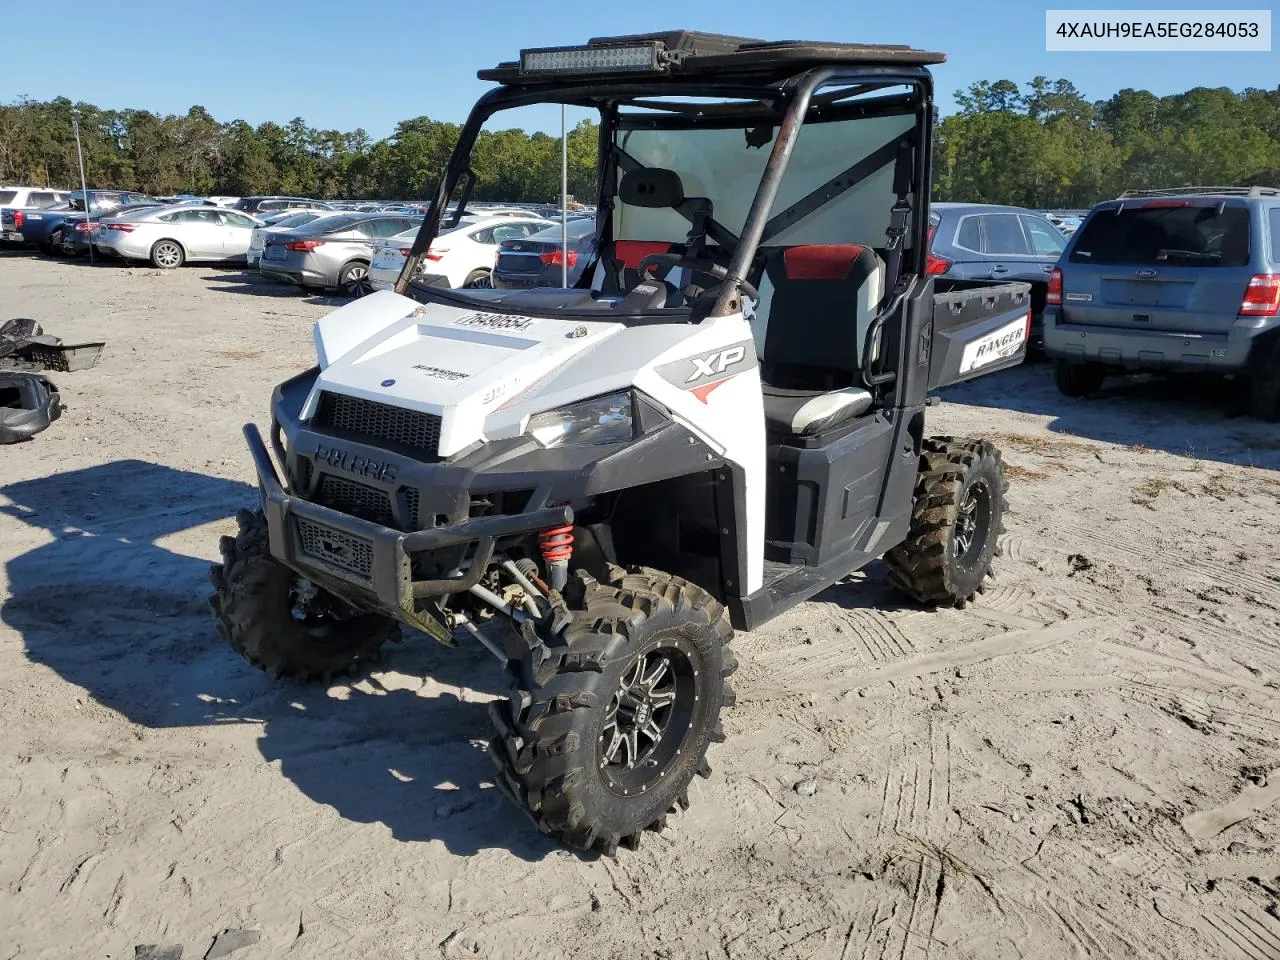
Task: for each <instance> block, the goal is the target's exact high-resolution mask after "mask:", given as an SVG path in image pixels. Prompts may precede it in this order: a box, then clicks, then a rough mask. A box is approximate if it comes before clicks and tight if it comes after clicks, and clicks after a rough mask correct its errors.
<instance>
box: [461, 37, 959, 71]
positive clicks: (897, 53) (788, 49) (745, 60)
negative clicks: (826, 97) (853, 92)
mask: <svg viewBox="0 0 1280 960" xmlns="http://www.w3.org/2000/svg"><path fill="white" fill-rule="evenodd" d="M639 43H656V44H658V49H659V59H660V60H661V61H662V63H663V65H664V66H663V67H662V69H658V70H653V71H646V72H643V73H636V72H628V74H627V75H628V76H629V78H630V79H643V78H644V77H646V76H647V77H651V78H654V79H659V78H670V77H677V76H690V75H696V74H702V73H730V72H732V73H738V72H754V73H759V72H761V71H768V70H777V69H787V68H790V69H799V68H804V67H808V66H817V65H822V64H832V65H835V64H842V63H848V64H884V65H911V66H926V65H929V64H936V63H943V62H944V61H945V60H946V59H947V57H946V54H944V53H934V52H931V51H928V50H917V49H915V48H914V47H909V46H907V45H905V44H891V43H830V42H826V41H811V40H756V39H752V38H750V37H735V36H729V35H727V34H719V33H700V32H698V31H695V30H669V31H665V32H660V33H643V34H629V35H625V36H616V37H592V38H591V39H590V40H589V41H587V43H586V44H585V45H584V47H586V48H590V47H612V46H627V45H631V44H639ZM545 49H566V48H559V47H556V48H545ZM569 49H582V47H579V48H569ZM525 52H526V51H521V53H522V54H523V53H525ZM618 75H619V74H618V72H616V71H615V72H602V73H601V74H583V73H578V74H551V73H548V74H533V73H523V72H522V71H521V69H520V62H519V61H511V62H504V63H500V64H498V66H497V67H494V68H492V69H488V70H481V71H480V72H479V77H480V79H481V80H495V81H497V82H499V83H522V84H527V83H551V82H557V81H558V82H562V83H563V82H567V81H568V80H569V79H570V78H572V80H573V81H576V82H581V80H582V79H583V77H584V76H618Z"/></svg>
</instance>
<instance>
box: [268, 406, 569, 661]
mask: <svg viewBox="0 0 1280 960" xmlns="http://www.w3.org/2000/svg"><path fill="white" fill-rule="evenodd" d="M244 436H245V440H246V441H247V442H248V444H249V452H250V454H252V456H253V465H254V470H255V471H256V472H257V474H258V488H259V490H260V492H261V495H262V509H263V512H264V513H265V514H266V518H267V529H268V543H269V548H270V550H271V556H272V557H274V558H275V559H276V560H279V561H280V562H281V563H283V564H284V565H285V566H287V567H289V568H290V569H292V570H294V571H296V572H297V573H299V574H300V575H301V576H304V577H306V578H307V579H309V580H312V581H314V582H315V583H318V584H320V585H322V586H324V587H325V588H326V589H329V590H330V591H331V592H333V593H335V594H337V595H338V596H341V597H344V598H348V599H351V600H353V601H355V602H356V604H357V605H360V606H365V607H368V606H374V607H376V608H378V609H381V610H383V611H385V612H387V613H389V614H391V615H393V616H395V617H397V618H399V619H401V620H404V621H405V622H407V623H409V624H410V625H412V626H415V627H418V628H419V629H421V630H425V631H426V632H427V633H429V634H431V635H432V636H433V637H435V638H436V639H437V640H440V641H441V642H443V643H451V639H450V630H449V628H448V627H447V626H446V625H445V624H444V623H442V622H441V621H440V619H439V618H438V617H437V616H436V615H434V614H433V613H432V612H431V611H430V609H419V604H418V603H417V601H420V600H425V599H429V598H433V597H443V596H447V595H449V594H454V593H463V592H465V591H467V590H470V589H471V588H472V587H474V586H475V585H476V584H477V583H478V582H479V580H480V578H481V577H482V576H483V575H484V572H485V570H486V568H487V567H488V566H489V563H490V561H491V560H492V559H493V553H494V547H495V545H496V544H497V542H498V541H499V540H502V539H505V538H509V537H519V536H523V535H525V534H530V533H534V532H536V531H538V530H544V529H546V528H548V527H557V526H563V525H564V524H568V523H572V522H573V509H572V508H571V507H569V506H568V505H564V506H558V507H548V508H546V509H543V510H534V511H530V512H529V513H518V514H511V515H508V516H497V517H479V518H477V519H474V520H464V521H461V522H459V523H453V524H448V525H445V526H439V527H433V528H431V529H428V530H418V531H414V532H409V533H406V532H405V531H403V530H395V529H393V528H391V527H385V526H382V525H381V524H377V523H372V522H370V521H368V520H361V519H359V518H357V517H352V516H349V515H347V514H345V513H339V512H338V511H337V510H331V509H329V508H328V507H322V506H320V505H319V504H315V503H311V502H310V501H307V500H302V499H300V498H298V497H295V496H292V495H291V494H289V493H287V492H285V489H284V487H283V486H282V485H281V483H280V478H279V475H278V474H277V473H276V468H275V464H274V463H273V462H272V460H271V455H270V454H269V453H268V451H267V446H266V444H265V443H264V442H263V440H262V435H261V434H260V433H259V431H258V428H257V426H255V425H254V424H252V423H249V424H245V427H244ZM459 545H467V546H468V547H469V550H468V552H469V553H470V557H471V559H470V562H469V564H468V565H467V567H466V569H465V570H462V571H461V572H459V573H458V574H457V575H456V576H453V577H448V578H445V579H442V580H414V579H413V571H412V568H413V565H412V559H413V554H415V553H420V552H424V551H432V550H439V549H442V548H447V547H457V546H459ZM424 606H425V607H430V606H432V605H424Z"/></svg>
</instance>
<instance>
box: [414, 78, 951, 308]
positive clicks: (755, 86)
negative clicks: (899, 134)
mask: <svg viewBox="0 0 1280 960" xmlns="http://www.w3.org/2000/svg"><path fill="white" fill-rule="evenodd" d="M868 81H870V82H874V83H876V84H878V85H884V84H901V85H904V86H909V87H912V88H913V89H914V90H915V91H916V97H915V101H916V113H917V116H918V117H919V118H920V119H919V123H922V124H923V125H924V126H923V130H922V131H921V132H920V135H919V136H920V142H919V144H918V147H917V150H916V158H917V159H916V162H917V164H920V165H921V167H919V168H918V169H920V168H922V169H925V170H927V169H929V167H928V160H929V156H930V154H931V152H932V151H931V144H930V140H931V129H932V117H933V109H932V107H933V85H932V81H931V78H930V75H929V72H928V71H927V70H925V69H923V68H909V69H904V68H902V67H874V66H872V67H861V68H856V69H850V68H848V67H843V66H840V67H837V66H829V67H816V68H810V69H809V70H805V71H803V72H800V73H797V74H794V75H791V76H789V77H788V76H785V75H784V76H782V77H779V76H776V75H773V76H767V77H760V78H759V79H757V80H756V82H754V83H753V82H751V81H750V80H745V79H744V80H740V81H737V82H723V83H708V82H706V81H705V80H702V81H681V80H664V81H648V82H640V83H637V82H634V81H633V82H626V81H618V82H617V83H599V82H597V83H594V84H587V85H581V86H567V85H566V86H560V87H548V86H547V85H545V84H540V85H537V86H528V87H518V86H503V87H498V88H496V89H493V90H490V91H489V92H487V93H485V94H484V95H483V96H482V97H481V98H480V99H479V100H478V101H477V102H476V105H475V106H474V107H473V108H472V110H471V113H470V115H469V116H468V117H467V121H466V123H465V124H464V125H463V128H462V131H461V133H460V134H459V137H458V142H457V144H456V145H455V146H454V149H453V152H452V153H451V154H450V157H449V163H448V165H447V166H446V168H445V175H444V177H443V178H442V179H441V181H440V184H439V186H438V187H437V189H436V194H435V197H434V198H433V199H432V201H431V204H430V206H429V207H428V209H427V214H426V216H425V217H424V219H423V222H422V226H421V227H420V228H419V230H418V235H417V236H416V237H415V238H414V241H413V245H412V246H411V248H410V250H409V256H408V257H407V258H406V259H405V263H404V267H403V268H402V269H401V271H400V276H399V278H398V279H397V280H396V285H395V290H396V292H397V293H400V294H404V293H405V292H406V290H407V289H408V287H409V285H410V284H411V282H412V278H413V277H414V276H416V274H417V271H418V267H419V265H420V264H421V262H422V257H423V255H424V254H425V253H426V251H427V249H428V248H429V247H430V245H431V242H432V241H433V240H434V239H435V238H436V236H437V235H438V233H439V229H440V221H441V219H442V217H443V214H444V209H445V206H446V205H447V203H448V202H449V197H450V196H452V194H453V191H454V190H455V189H456V187H457V184H458V180H459V178H460V177H462V176H463V175H464V174H465V173H467V172H468V171H469V169H470V158H471V151H472V149H473V148H474V146H475V142H476V140H477V138H478V137H479V134H480V131H481V128H482V127H483V126H484V123H485V121H486V120H488V118H489V117H490V116H492V115H493V114H494V113H497V112H498V111H499V110H504V109H509V108H511V107H519V106H528V105H532V104H538V103H566V104H570V105H576V106H582V107H587V108H594V109H597V110H599V111H600V114H601V133H600V136H601V144H600V147H601V149H600V159H601V160H605V159H606V150H605V146H606V144H607V143H609V144H610V145H611V146H615V145H613V144H611V143H610V141H611V140H612V139H613V135H614V130H615V128H616V127H617V126H618V119H619V114H618V111H617V106H618V104H619V102H620V101H624V100H628V99H633V98H635V97H643V96H649V97H654V96H667V95H673V96H679V95H683V96H692V97H708V96H722V97H727V98H739V99H750V100H756V101H771V102H773V103H774V108H773V110H764V111H761V110H756V113H755V115H754V116H753V115H752V111H750V110H743V112H742V113H741V118H742V119H743V120H744V121H746V120H750V119H755V118H756V117H759V118H760V119H765V120H776V116H777V111H778V109H783V110H784V113H783V116H782V119H781V122H780V123H779V124H778V133H777V135H776V137H775V139H774V143H773V148H772V151H771V153H770V157H769V160H768V162H767V164H766V165H765V170H764V174H763V175H762V177H761V179H760V184H759V185H758V186H757V188H756V194H755V197H754V198H753V200H752V203H751V207H750V209H749V211H748V213H747V217H746V221H745V222H744V224H743V228H742V234H741V236H740V237H739V238H738V243H737V244H736V246H735V249H734V251H733V255H732V258H731V260H730V263H729V267H728V277H727V278H726V281H725V283H724V285H723V287H722V288H721V290H720V294H719V296H718V297H717V300H716V304H715V306H714V307H713V308H712V310H711V316H713V317H714V316H725V315H728V314H731V313H735V312H737V311H738V309H740V301H741V297H740V292H741V285H742V283H743V281H745V280H746V278H747V275H748V273H749V272H750V269H751V265H752V263H753V262H754V260H755V256H756V251H757V249H758V248H759V245H760V243H761V242H762V237H763V236H764V234H765V232H766V229H767V227H768V225H769V213H770V210H771V209H772V207H773V203H774V200H775V199H776V198H777V194H778V188H779V187H780V186H781V183H782V178H783V176H784V175H785V173H786V169H787V164H788V163H789V161H790V158H791V152H792V150H793V149H794V147H795V144H796V142H797V140H798V139H799V135H800V129H801V127H803V126H804V120H805V116H806V114H807V113H808V111H809V107H810V105H811V103H813V102H814V92H815V91H816V90H817V89H818V88H819V87H821V86H823V85H825V84H830V83H848V84H859V83H865V82H868ZM818 101H819V105H821V103H822V98H821V97H820V98H818ZM753 109H755V108H753ZM611 165H612V161H610V162H609V163H606V164H602V166H601V176H600V177H599V178H598V179H599V183H598V196H597V217H598V218H600V219H599V221H598V222H597V231H598V232H599V231H600V230H601V228H602V227H603V223H604V220H605V218H610V219H611V218H612V214H613V188H612V186H611V184H609V182H608V180H607V177H606V176H605V175H604V174H605V172H606V171H607V169H608V168H609V166H611ZM916 181H917V182H916V185H915V190H914V191H913V197H912V199H913V201H914V202H913V204H912V208H913V209H912V218H911V226H912V236H914V237H917V238H919V237H923V236H924V231H925V223H926V222H927V218H928V206H929V184H928V182H927V180H926V178H922V177H919V176H917V177H916ZM599 239H603V238H599ZM911 254H912V255H911V258H910V262H909V263H908V262H907V261H904V263H903V267H902V274H901V275H902V276H903V277H910V276H912V275H915V276H919V275H920V274H921V273H922V271H923V269H924V244H922V243H919V242H917V243H915V245H914V247H913V249H912V251H911Z"/></svg>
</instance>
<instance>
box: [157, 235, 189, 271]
mask: <svg viewBox="0 0 1280 960" xmlns="http://www.w3.org/2000/svg"><path fill="white" fill-rule="evenodd" d="M186 258H187V257H186V254H185V253H183V252H182V247H181V246H180V245H179V244H178V243H177V241H175V240H161V241H159V242H158V243H156V245H155V246H154V247H152V248H151V265H152V266H153V267H155V268H156V269H158V270H176V269H177V268H178V267H180V266H182V262H183V261H184V260H185V259H186Z"/></svg>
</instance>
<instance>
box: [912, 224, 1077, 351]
mask: <svg viewBox="0 0 1280 960" xmlns="http://www.w3.org/2000/svg"><path fill="white" fill-rule="evenodd" d="M1066 245H1067V241H1066V238H1065V237H1064V236H1063V235H1062V231H1060V230H1059V229H1058V228H1057V227H1056V226H1054V225H1053V223H1052V221H1050V220H1049V219H1048V218H1046V217H1045V216H1044V215H1043V214H1040V213H1037V212H1036V211H1034V210H1028V209H1026V208H1025V207H1006V206H1000V205H998V204H990V203H946V202H943V203H931V204H930V205H929V251H928V261H927V263H928V266H927V268H926V272H928V273H929V274H931V275H933V276H945V277H948V278H953V279H956V280H1020V281H1022V282H1024V283H1029V284H1031V343H1032V345H1038V344H1039V342H1040V339H1041V335H1042V330H1043V317H1044V307H1045V296H1046V293H1047V291H1048V289H1049V272H1050V271H1051V270H1052V269H1053V265H1054V264H1055V263H1057V262H1058V257H1059V256H1061V254H1062V251H1063V249H1064V248H1065V247H1066Z"/></svg>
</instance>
